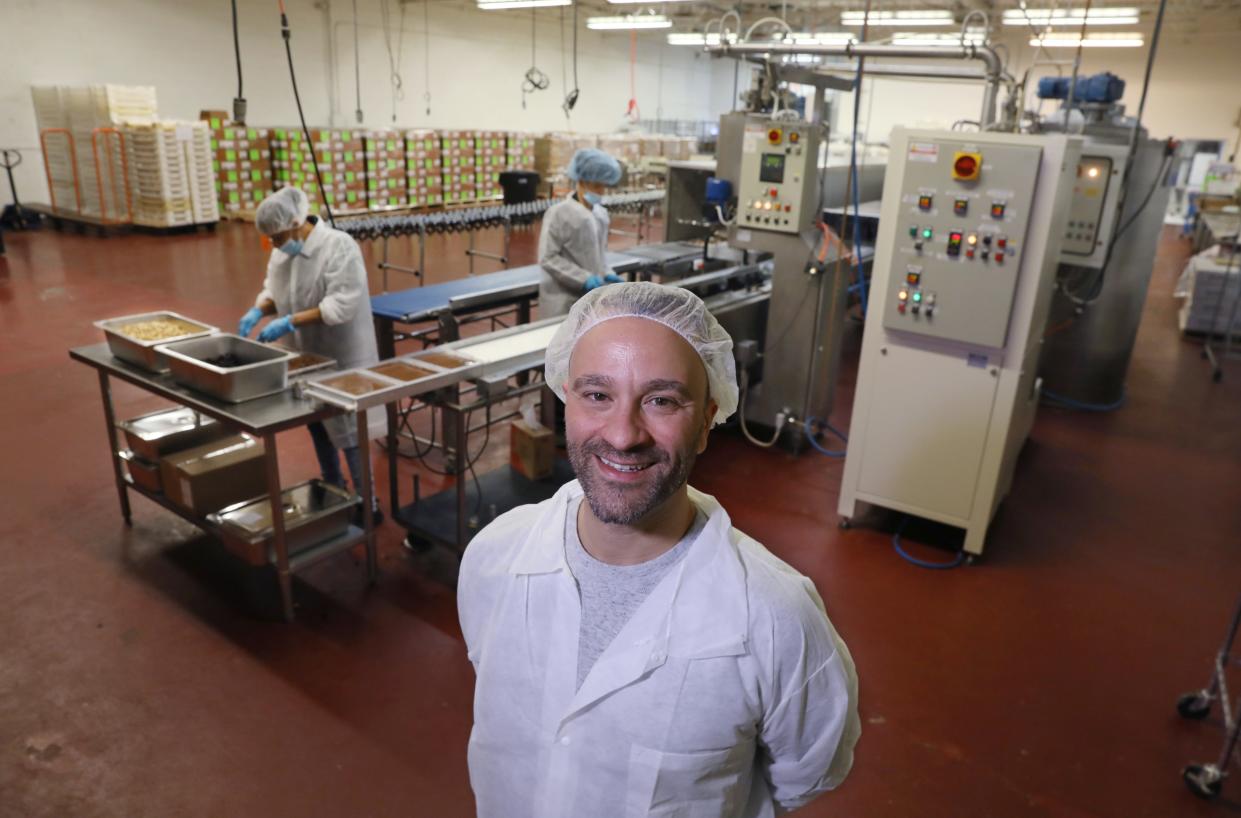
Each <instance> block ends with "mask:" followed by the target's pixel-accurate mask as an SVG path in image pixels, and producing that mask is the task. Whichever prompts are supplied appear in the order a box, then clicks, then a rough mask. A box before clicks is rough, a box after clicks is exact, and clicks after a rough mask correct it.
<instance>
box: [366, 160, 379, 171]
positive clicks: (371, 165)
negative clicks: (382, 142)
mask: <svg viewBox="0 0 1241 818" xmlns="http://www.w3.org/2000/svg"><path fill="white" fill-rule="evenodd" d="M366 169H367V170H379V163H378V162H376V161H375V160H374V159H368V160H366Z"/></svg>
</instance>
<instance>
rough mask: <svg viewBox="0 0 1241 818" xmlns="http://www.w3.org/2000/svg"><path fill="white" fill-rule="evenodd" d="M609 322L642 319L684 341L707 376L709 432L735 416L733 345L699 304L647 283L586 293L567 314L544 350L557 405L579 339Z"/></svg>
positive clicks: (678, 291) (687, 295) (691, 297)
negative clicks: (711, 410)
mask: <svg viewBox="0 0 1241 818" xmlns="http://www.w3.org/2000/svg"><path fill="white" fill-rule="evenodd" d="M613 318H645V319H647V320H649V321H654V322H656V323H659V324H663V325H664V326H665V327H667V328H668V329H670V330H672V331H673V332H675V333H676V334H677V335H680V336H681V337H682V338H684V339H685V341H686V343H688V344H689V345H690V346H691V347H693V348H694V351H695V352H697V353H698V356H699V357H700V358H702V363H703V366H704V367H706V370H707V390H708V397H709V398H711V399H713V400H715V402H716V403H717V404H718V405H719V410H718V411H717V412H716V414H715V421H714V422H713V423H712V425H713V426H718V425H719V424H721V423H723V422H724V421H725V420H727V419H728V417H729V416H730V415H731V414H732V413H733V412H735V411H737V366H736V363H735V362H734V360H733V339H732V338H731V337H730V336H729V334H728V332H726V331H725V329H724V328H723V327H722V326H720V322H719V321H717V320H716V319H715V316H714V315H712V314H711V313H710V312H709V311H708V310H707V305H706V304H704V303H703V302H702V299H701V298H699V297H698V296H696V295H694V294H693V293H691V292H690V291H689V290H684V289H681V288H680V287H665V286H664V285H662V284H654V283H652V282H649V281H639V282H633V283H627V284H610V285H608V286H606V287H600V288H598V289H596V290H592V291H590V292H588V293H587V294H586V295H584V296H582V297H581V298H580V299H578V301H577V303H575V304H574V305H573V308H572V309H571V310H569V315H568V317H566V318H565V320H564V323H562V324H561V325H560V328H559V329H557V330H556V334H555V335H554V336H553V337H552V340H551V343H550V344H548V346H547V359H546V369H545V376H544V377H545V378H546V381H547V385H548V386H550V387H551V389H552V391H553V392H555V393H556V396H557V397H558V398H560V399H561V400H564V399H565V383H566V382H567V381H568V380H569V361H570V359H571V358H572V357H573V348H574V347H575V346H577V342H578V341H579V340H580V339H581V338H582V336H583V335H585V334H586V333H588V332H590V331H591V330H592V329H594V328H595V327H597V326H598V325H599V324H602V323H603V322H604V321H610V320H612V319H613Z"/></svg>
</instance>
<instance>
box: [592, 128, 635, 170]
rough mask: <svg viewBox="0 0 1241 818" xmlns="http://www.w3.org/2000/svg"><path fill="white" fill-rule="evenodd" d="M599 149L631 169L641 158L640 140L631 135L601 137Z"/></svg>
mask: <svg viewBox="0 0 1241 818" xmlns="http://www.w3.org/2000/svg"><path fill="white" fill-rule="evenodd" d="M599 149H600V150H601V151H603V152H604V153H607V154H610V155H611V156H613V157H614V158H616V159H617V160H618V161H620V162H621V163H623V164H624V165H626V166H628V167H631V168H632V167H634V166H635V165H637V164H638V160H639V159H641V158H642V138H641V137H640V136H637V135H631V134H610V135H608V136H601V137H599Z"/></svg>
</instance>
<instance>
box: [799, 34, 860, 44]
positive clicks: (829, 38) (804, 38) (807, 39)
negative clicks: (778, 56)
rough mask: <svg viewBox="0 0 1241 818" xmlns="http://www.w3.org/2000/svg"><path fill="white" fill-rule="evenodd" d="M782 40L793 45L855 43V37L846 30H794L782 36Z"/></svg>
mask: <svg viewBox="0 0 1241 818" xmlns="http://www.w3.org/2000/svg"><path fill="white" fill-rule="evenodd" d="M784 42H786V43H792V44H793V45H847V44H849V43H856V42H857V37H856V36H855V35H853V34H850V33H849V32H848V31H819V32H809V31H794V32H793V33H792V34H786V35H785V36H784Z"/></svg>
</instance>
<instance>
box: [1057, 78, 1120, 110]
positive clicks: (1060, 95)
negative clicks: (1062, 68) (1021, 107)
mask: <svg viewBox="0 0 1241 818" xmlns="http://www.w3.org/2000/svg"><path fill="white" fill-rule="evenodd" d="M1072 85H1073V79H1072V78H1071V77H1043V78H1042V79H1040V80H1039V81H1038V97H1039V99H1066V100H1067V99H1068V98H1069V90H1070V88H1071V87H1072ZM1124 95H1125V81H1124V80H1122V79H1121V78H1120V77H1118V76H1116V75H1115V74H1113V73H1112V72H1110V71H1104V72H1103V73H1102V74H1095V75H1094V76H1093V77H1078V78H1077V88H1076V90H1075V91H1074V92H1073V94H1072V96H1073V101H1074V102H1098V103H1103V104H1108V103H1112V102H1116V101H1117V100H1119V99H1120V98H1121V97H1123V96H1124Z"/></svg>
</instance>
